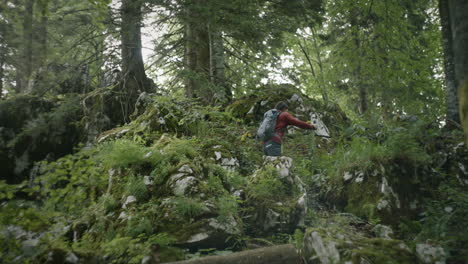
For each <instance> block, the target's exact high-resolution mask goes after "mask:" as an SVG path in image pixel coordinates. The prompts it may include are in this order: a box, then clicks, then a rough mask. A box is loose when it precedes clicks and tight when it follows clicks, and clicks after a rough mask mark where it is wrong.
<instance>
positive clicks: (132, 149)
mask: <svg viewBox="0 0 468 264" xmlns="http://www.w3.org/2000/svg"><path fill="white" fill-rule="evenodd" d="M147 151H148V149H147V148H145V147H144V146H141V145H140V144H138V143H135V142H134V141H131V140H126V139H118V140H115V141H113V142H111V143H107V144H105V145H104V146H102V147H101V148H100V151H99V153H98V154H97V155H96V156H95V157H96V160H97V161H100V162H102V164H103V166H104V167H105V168H126V167H129V166H132V165H134V166H136V165H141V164H142V163H143V162H144V155H145V154H146V153H147Z"/></svg>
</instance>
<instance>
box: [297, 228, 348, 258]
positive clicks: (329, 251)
mask: <svg viewBox="0 0 468 264" xmlns="http://www.w3.org/2000/svg"><path fill="white" fill-rule="evenodd" d="M304 251H305V252H307V255H306V256H307V259H306V261H307V263H321V264H335V263H340V252H339V251H338V249H337V248H336V243H335V242H333V241H324V240H323V238H322V236H320V234H319V233H318V232H312V233H310V234H309V235H308V236H306V237H305V238H304ZM317 258H318V260H319V262H317V261H314V260H316V259H317Z"/></svg>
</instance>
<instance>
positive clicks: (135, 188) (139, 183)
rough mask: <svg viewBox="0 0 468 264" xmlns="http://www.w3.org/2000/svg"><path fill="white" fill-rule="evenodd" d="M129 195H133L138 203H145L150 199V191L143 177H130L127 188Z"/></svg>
mask: <svg viewBox="0 0 468 264" xmlns="http://www.w3.org/2000/svg"><path fill="white" fill-rule="evenodd" d="M125 189H126V192H127V194H128V195H133V196H135V198H136V199H137V201H145V200H146V199H148V198H149V195H150V194H149V192H148V189H147V187H146V185H145V183H144V181H143V177H141V176H130V177H128V181H127V185H126V186H125Z"/></svg>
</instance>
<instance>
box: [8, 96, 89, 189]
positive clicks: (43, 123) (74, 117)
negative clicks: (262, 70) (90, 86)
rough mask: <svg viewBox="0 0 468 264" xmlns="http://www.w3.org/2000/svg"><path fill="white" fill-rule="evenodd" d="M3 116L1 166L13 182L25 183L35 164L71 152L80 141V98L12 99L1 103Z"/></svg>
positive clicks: (23, 97) (27, 97)
mask: <svg viewBox="0 0 468 264" xmlns="http://www.w3.org/2000/svg"><path fill="white" fill-rule="evenodd" d="M0 116H1V117H0V119H1V120H0V124H1V126H2V127H1V128H0V137H1V140H0V146H1V149H2V151H0V162H2V163H1V164H0V166H1V167H2V170H3V171H4V173H2V177H4V179H6V180H7V181H8V182H10V183H18V182H21V181H22V180H25V179H26V178H27V177H28V176H29V172H30V169H31V168H32V166H33V163H34V162H35V161H40V160H42V159H45V158H47V159H49V160H53V159H55V158H57V157H61V156H63V155H66V154H68V153H70V152H72V150H73V147H74V146H75V144H77V143H78V142H79V141H80V139H81V135H80V134H81V133H82V130H81V125H80V123H79V121H80V120H81V118H82V117H83V115H82V112H81V107H80V106H79V99H78V98H77V97H72V96H69V97H65V98H55V99H54V100H45V99H42V98H39V97H35V96H31V95H25V96H18V97H13V98H11V99H8V100H6V101H3V102H2V103H1V104H0Z"/></svg>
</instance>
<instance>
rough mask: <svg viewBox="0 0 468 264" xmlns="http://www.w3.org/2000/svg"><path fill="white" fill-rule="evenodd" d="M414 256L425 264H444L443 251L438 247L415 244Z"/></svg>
mask: <svg viewBox="0 0 468 264" xmlns="http://www.w3.org/2000/svg"><path fill="white" fill-rule="evenodd" d="M416 256H417V257H418V259H419V260H420V261H421V262H423V263H426V264H445V251H444V249H443V248H442V247H440V246H433V245H429V244H417V245H416Z"/></svg>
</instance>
